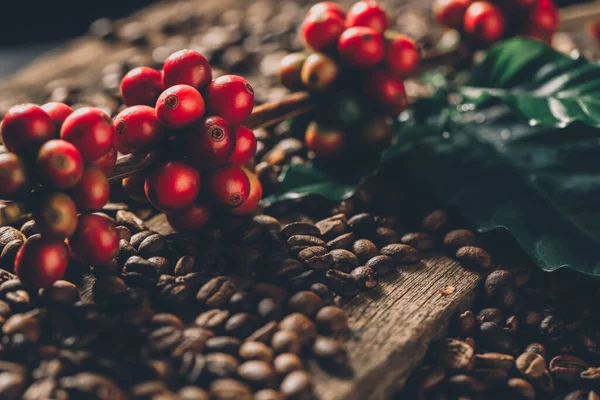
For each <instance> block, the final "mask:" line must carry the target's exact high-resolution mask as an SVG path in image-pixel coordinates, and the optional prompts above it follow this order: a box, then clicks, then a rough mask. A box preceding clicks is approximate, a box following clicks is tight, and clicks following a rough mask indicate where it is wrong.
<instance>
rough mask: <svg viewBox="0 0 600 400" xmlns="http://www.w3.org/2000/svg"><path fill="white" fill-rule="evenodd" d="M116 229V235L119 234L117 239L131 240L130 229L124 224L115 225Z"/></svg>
mask: <svg viewBox="0 0 600 400" xmlns="http://www.w3.org/2000/svg"><path fill="white" fill-rule="evenodd" d="M115 229H116V230H117V235H118V236H119V240H126V241H128V242H129V241H130V240H131V231H130V230H129V229H128V228H127V227H126V226H117V227H116V228H115Z"/></svg>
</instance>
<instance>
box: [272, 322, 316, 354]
mask: <svg viewBox="0 0 600 400" xmlns="http://www.w3.org/2000/svg"><path fill="white" fill-rule="evenodd" d="M279 329H281V330H284V331H285V330H287V331H294V332H296V333H297V334H298V335H299V336H300V339H301V340H302V341H303V342H304V343H306V342H309V341H313V340H314V338H315V337H316V336H317V328H316V326H315V324H314V323H313V322H312V321H311V320H310V319H308V317H306V316H305V315H304V314H300V313H297V312H296V313H292V314H290V315H288V316H286V317H285V318H284V319H282V320H281V322H279ZM273 340H275V337H273ZM275 347H276V346H275V345H273V348H274V349H275ZM275 350H276V351H277V349H275ZM286 353H293V351H290V350H287V351H286Z"/></svg>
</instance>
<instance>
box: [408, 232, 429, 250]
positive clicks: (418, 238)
mask: <svg viewBox="0 0 600 400" xmlns="http://www.w3.org/2000/svg"><path fill="white" fill-rule="evenodd" d="M400 241H401V242H402V243H404V244H407V245H409V246H411V247H413V248H414V249H416V250H417V251H430V250H433V249H435V239H434V238H433V236H431V235H429V234H427V233H421V232H417V233H414V232H413V233H407V234H406V235H404V236H402V238H401V239H400Z"/></svg>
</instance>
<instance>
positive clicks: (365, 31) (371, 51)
mask: <svg viewBox="0 0 600 400" xmlns="http://www.w3.org/2000/svg"><path fill="white" fill-rule="evenodd" d="M338 50H339V53H340V56H341V57H342V60H343V61H344V62H345V63H346V64H348V65H349V66H350V67H353V68H357V69H367V68H372V67H374V66H376V65H377V64H379V62H380V61H381V60H382V59H383V56H384V54H385V47H384V44H383V39H382V37H381V34H379V33H378V32H377V31H375V30H374V29H372V28H367V27H364V26H358V27H354V28H349V29H346V30H345V31H344V33H342V35H341V36H340V39H339V41H338Z"/></svg>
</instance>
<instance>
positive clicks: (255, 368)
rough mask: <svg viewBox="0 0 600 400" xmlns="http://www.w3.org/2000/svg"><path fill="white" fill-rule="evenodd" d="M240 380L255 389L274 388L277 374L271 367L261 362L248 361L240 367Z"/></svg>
mask: <svg viewBox="0 0 600 400" xmlns="http://www.w3.org/2000/svg"><path fill="white" fill-rule="evenodd" d="M237 373H238V375H239V377H240V378H242V379H243V380H244V381H246V382H248V384H249V385H250V386H251V387H252V388H254V389H264V388H272V387H274V386H275V373H274V372H273V368H272V367H271V365H270V364H269V363H267V362H265V361H261V360H251V361H246V362H245V363H243V364H241V365H240V366H239V367H238V370H237Z"/></svg>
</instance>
